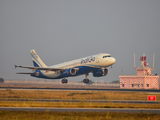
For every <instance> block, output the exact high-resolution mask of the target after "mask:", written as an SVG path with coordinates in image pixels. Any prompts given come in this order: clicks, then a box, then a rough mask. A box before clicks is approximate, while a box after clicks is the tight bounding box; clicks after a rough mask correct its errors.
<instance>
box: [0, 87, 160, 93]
mask: <svg viewBox="0 0 160 120" xmlns="http://www.w3.org/2000/svg"><path fill="white" fill-rule="evenodd" d="M7 88H9V89H11V90H65V91H66V90H71V91H72V90H73V91H83V90H91V91H127V92H128V91H135V92H136V91H137V92H157V93H160V90H156V89H91V88H19V87H1V88H0V89H2V90H4V89H7Z"/></svg>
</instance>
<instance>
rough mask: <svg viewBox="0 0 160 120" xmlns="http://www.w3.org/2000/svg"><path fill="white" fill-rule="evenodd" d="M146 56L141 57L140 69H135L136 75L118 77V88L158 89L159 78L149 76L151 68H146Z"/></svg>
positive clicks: (155, 75)
mask: <svg viewBox="0 0 160 120" xmlns="http://www.w3.org/2000/svg"><path fill="white" fill-rule="evenodd" d="M146 59H147V57H146V56H142V57H141V58H140V60H141V61H142V67H138V68H136V70H137V75H120V76H119V78H120V88H126V89H159V76H158V75H157V74H154V75H153V74H151V71H152V70H153V69H152V68H151V67H146V66H147V65H148V64H147V63H146Z"/></svg>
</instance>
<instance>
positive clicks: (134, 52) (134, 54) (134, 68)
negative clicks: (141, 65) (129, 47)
mask: <svg viewBox="0 0 160 120" xmlns="http://www.w3.org/2000/svg"><path fill="white" fill-rule="evenodd" d="M134 70H136V61H135V52H134Z"/></svg>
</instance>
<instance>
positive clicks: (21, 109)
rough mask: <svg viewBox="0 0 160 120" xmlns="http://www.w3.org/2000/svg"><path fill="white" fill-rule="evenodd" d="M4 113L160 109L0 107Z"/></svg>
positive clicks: (140, 111) (142, 110) (157, 112)
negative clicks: (5, 111)
mask: <svg viewBox="0 0 160 120" xmlns="http://www.w3.org/2000/svg"><path fill="white" fill-rule="evenodd" d="M0 110H1V111H2V110H3V111H4V110H7V111H44V112H45V111H56V112H125V113H156V114H160V109H128V108H42V107H0Z"/></svg>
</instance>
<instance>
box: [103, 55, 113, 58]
mask: <svg viewBox="0 0 160 120" xmlns="http://www.w3.org/2000/svg"><path fill="white" fill-rule="evenodd" d="M107 57H111V56H110V55H107V56H103V58H107Z"/></svg>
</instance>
